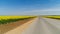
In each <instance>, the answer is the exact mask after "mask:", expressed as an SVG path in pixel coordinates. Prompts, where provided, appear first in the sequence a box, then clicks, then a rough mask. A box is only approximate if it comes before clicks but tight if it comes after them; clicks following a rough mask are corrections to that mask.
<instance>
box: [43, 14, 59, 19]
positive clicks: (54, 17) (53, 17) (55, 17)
mask: <svg viewBox="0 0 60 34" xmlns="http://www.w3.org/2000/svg"><path fill="white" fill-rule="evenodd" d="M43 17H46V18H52V19H60V16H58V15H57V16H53V15H52V16H43Z"/></svg>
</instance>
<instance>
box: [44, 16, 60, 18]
mask: <svg viewBox="0 0 60 34" xmlns="http://www.w3.org/2000/svg"><path fill="white" fill-rule="evenodd" d="M44 17H51V18H60V16H44Z"/></svg>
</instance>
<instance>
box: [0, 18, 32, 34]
mask: <svg viewBox="0 0 60 34" xmlns="http://www.w3.org/2000/svg"><path fill="white" fill-rule="evenodd" d="M32 19H33V18H31V19H25V20H20V21H16V22H13V23H9V24H3V25H0V34H4V33H5V32H8V31H10V30H13V29H15V28H17V27H19V26H21V25H22V24H24V23H26V22H28V21H30V20H32Z"/></svg>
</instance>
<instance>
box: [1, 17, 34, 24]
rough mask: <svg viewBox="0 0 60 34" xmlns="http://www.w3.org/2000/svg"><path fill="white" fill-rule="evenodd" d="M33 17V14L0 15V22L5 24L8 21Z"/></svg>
mask: <svg viewBox="0 0 60 34" xmlns="http://www.w3.org/2000/svg"><path fill="white" fill-rule="evenodd" d="M33 17H34V16H0V24H7V23H10V22H16V21H19V20H25V19H29V18H33Z"/></svg>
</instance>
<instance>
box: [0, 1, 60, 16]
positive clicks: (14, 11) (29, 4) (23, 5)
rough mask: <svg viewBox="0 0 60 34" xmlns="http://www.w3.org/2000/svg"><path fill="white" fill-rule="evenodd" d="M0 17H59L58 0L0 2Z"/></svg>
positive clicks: (59, 3) (59, 4) (59, 6)
mask: <svg viewBox="0 0 60 34" xmlns="http://www.w3.org/2000/svg"><path fill="white" fill-rule="evenodd" d="M0 15H60V0H0Z"/></svg>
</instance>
